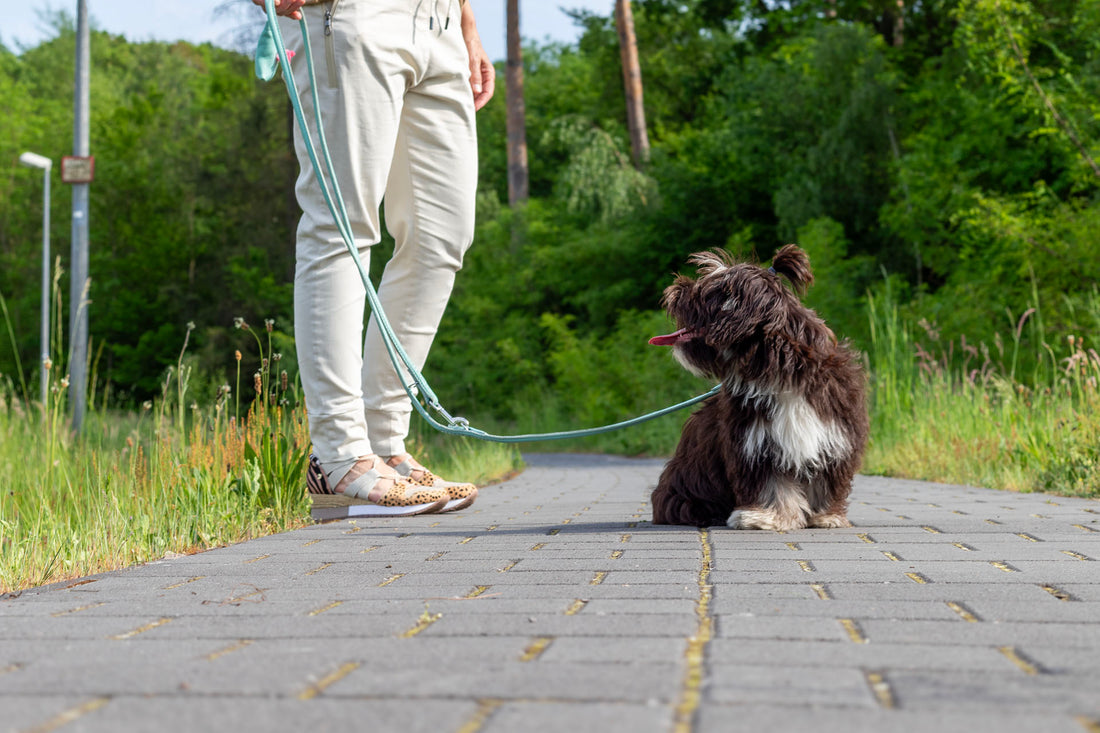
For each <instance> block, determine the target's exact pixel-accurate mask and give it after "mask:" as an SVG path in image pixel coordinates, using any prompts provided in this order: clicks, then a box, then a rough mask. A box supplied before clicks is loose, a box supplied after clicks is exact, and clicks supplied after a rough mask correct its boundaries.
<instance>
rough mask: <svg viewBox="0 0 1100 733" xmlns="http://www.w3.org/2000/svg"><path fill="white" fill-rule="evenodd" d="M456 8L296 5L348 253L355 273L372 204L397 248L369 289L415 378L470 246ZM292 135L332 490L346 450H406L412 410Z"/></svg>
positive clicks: (463, 68)
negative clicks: (306, 37) (351, 245)
mask: <svg viewBox="0 0 1100 733" xmlns="http://www.w3.org/2000/svg"><path fill="white" fill-rule="evenodd" d="M458 7H459V4H458V3H457V2H455V3H453V6H451V4H450V3H448V2H447V0H438V2H437V1H436V0H334V1H333V2H326V3H322V4H320V5H316V6H310V7H305V8H303V9H302V11H303V13H304V14H305V17H306V21H307V25H308V28H309V34H310V47H311V50H312V52H313V57H314V67H315V72H316V76H317V92H318V96H319V98H320V104H321V118H322V120H323V124H324V126H325V137H326V140H327V141H328V144H329V147H330V149H331V151H332V158H333V164H334V166H335V168H336V176H337V180H338V181H339V184H340V190H341V193H342V195H343V198H344V202H345V205H346V207H347V211H348V217H349V218H350V220H351V224H352V233H353V236H354V237H355V244H356V246H357V247H358V249H359V254H360V257H361V259H362V261H363V264H364V267H367V266H369V262H370V248H371V245H374V244H377V243H378V242H379V241H380V239H381V223H380V217H379V205H380V204H382V203H383V201H384V205H385V220H386V227H387V229H388V230H389V232H390V233H391V234H392V235H393V237H394V239H395V241H396V247H395V250H394V254H393V257H392V258H391V259H390V260H389V261H388V262H387V263H386V268H385V271H384V273H383V275H382V279H381V282H380V283H379V286H378V295H379V298H380V300H381V302H382V307H383V309H384V310H385V312H386V315H387V317H388V318H389V321H390V323H391V324H392V325H393V328H394V331H395V332H396V334H397V337H398V339H399V340H400V341H401V344H402V345H403V346H404V347H405V350H406V351H407V352H408V354H409V356H410V357H411V358H412V359H413V361H414V362H415V364H416V366H417V368H418V369H419V368H422V367H423V365H424V361H425V359H426V358H427V355H428V350H429V349H430V347H431V344H432V340H433V339H434V338H435V334H436V330H437V328H438V326H439V321H440V319H441V318H442V315H443V311H444V309H445V308H446V305H447V300H448V299H449V298H450V294H451V289H452V287H453V285H454V278H455V273H456V272H458V270H459V268H461V266H462V257H463V254H464V253H465V252H466V249H467V248H468V247H469V246H470V243H471V241H472V239H473V229H474V201H475V194H476V188H477V133H476V127H475V123H474V105H473V93H472V91H471V89H470V83H469V77H470V70H469V61H468V54H467V51H466V44H465V42H464V40H463V37H462V31H461V28H460V23H459V17H458ZM445 13H454V17H451V18H450V19H449V20H448V19H447V17H446V15H444V14H445ZM282 23H283V26H282V30H283V35H284V37H285V38H286V40H287V46H288V48H290V49H291V50H293V51H295V58H294V60H293V61H292V62H291V66H292V67H293V73H294V81H295V84H297V86H298V89H299V92H300V94H301V95H302V99H303V106H304V107H305V108H306V115H305V116H306V121H307V125H308V126H309V127H310V128H311V129H315V126H316V121H315V119H314V116H313V112H312V103H311V102H310V101H309V100H310V99H311V92H310V79H309V73H308V70H307V67H306V58H305V56H304V54H303V48H302V39H301V34H300V31H299V24H298V22H297V21H290V20H286V19H283V20H282ZM294 133H295V134H294V139H295V150H296V152H297V155H298V161H299V164H300V166H301V173H300V175H299V177H298V182H297V186H296V193H297V197H298V203H299V205H300V206H301V208H302V218H301V221H300V223H299V225H298V239H297V260H296V268H295V276H294V324H295V337H296V341H297V350H298V364H299V369H300V370H301V378H302V387H303V391H304V392H305V400H306V408H307V410H308V412H309V428H310V434H311V438H312V441H313V450H314V453H315V454H316V455H317V458H318V460H319V461H320V462H321V465H322V466H323V467H324V468H325V471H326V472H327V473H328V474H329V480H330V481H332V482H333V483H335V482H338V481H339V480H340V478H342V477H343V476H344V474H345V473H346V472H347V471H348V469H350V468H351V466H352V465H354V463H355V461H356V459H357V458H358V457H360V456H365V455H369V454H371V453H377V454H379V455H384V456H391V455H399V454H401V453H404V452H405V445H404V443H405V437H406V436H407V435H408V432H409V418H410V414H411V412H412V405H411V403H410V401H409V398H408V396H407V395H406V393H405V390H404V388H403V387H402V381H401V378H400V377H399V376H398V374H397V373H396V371H395V370H394V367H393V364H392V363H391V361H390V359H389V356H388V355H387V353H386V350H385V346H384V345H383V343H382V340H381V337H380V335H379V331H378V327H377V325H376V324H375V322H374V318H373V317H371V318H370V321H369V323H368V325H367V329H366V338H365V339H364V338H363V320H364V309H365V303H366V293H365V290H364V287H363V284H362V280H361V278H360V275H359V272H358V269H357V268H356V266H355V263H354V261H353V260H352V258H351V256H350V254H349V253H348V251H347V248H346V247H345V245H344V242H343V240H342V239H341V237H340V235H339V233H338V231H337V228H336V225H335V223H334V222H333V218H332V215H331V214H330V213H329V210H328V208H327V206H326V205H325V203H324V199H323V198H322V196H321V190H320V187H319V186H318V184H317V182H316V180H315V178H314V173H313V169H312V166H311V165H310V162H309V158H308V156H307V154H306V151H305V147H304V145H303V143H302V137H301V130H299V129H298V128H297V125H295V131H294ZM316 139H317V138H316V137H314V140H315V141H316ZM315 144H316V143H315ZM403 371H404V370H403Z"/></svg>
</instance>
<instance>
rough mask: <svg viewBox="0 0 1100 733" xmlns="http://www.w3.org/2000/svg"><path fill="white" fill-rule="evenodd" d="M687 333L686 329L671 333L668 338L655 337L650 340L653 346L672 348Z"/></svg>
mask: <svg viewBox="0 0 1100 733" xmlns="http://www.w3.org/2000/svg"><path fill="white" fill-rule="evenodd" d="M685 333H687V329H686V328H681V329H680V330H679V331H676V332H674V333H670V334H668V335H666V336H654V337H653V338H651V339H650V340H649V343H650V345H652V346H672V345H673V344H674V343H676V342H677V341H679V340H680V337H681V336H683V335H684V334H685Z"/></svg>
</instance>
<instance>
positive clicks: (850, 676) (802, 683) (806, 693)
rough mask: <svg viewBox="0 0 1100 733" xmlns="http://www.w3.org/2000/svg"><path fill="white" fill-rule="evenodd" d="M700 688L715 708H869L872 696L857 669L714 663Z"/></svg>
mask: <svg viewBox="0 0 1100 733" xmlns="http://www.w3.org/2000/svg"><path fill="white" fill-rule="evenodd" d="M703 685H704V687H705V689H706V691H707V695H708V697H709V698H710V699H713V700H714V701H715V702H717V703H719V704H723V703H725V704H728V703H760V702H770V703H774V704H776V705H784V704H786V703H788V702H789V701H790V700H798V701H799V703H800V704H803V705H807V704H808V705H822V704H828V705H841V706H844V707H855V708H871V707H874V706H875V705H876V702H875V698H874V695H873V694H872V693H871V690H870V689H869V688H868V686H867V681H866V679H865V678H864V675H863V673H862V672H861V671H859V670H858V669H846V668H843V667H838V666H831V667H800V666H795V665H785V666H782V667H778V666H759V665H753V664H750V663H740V662H738V663H735V664H726V663H723V662H722V661H721V660H717V661H715V662H714V663H712V664H711V665H710V671H709V674H708V675H707V678H706V679H705V680H704V682H703Z"/></svg>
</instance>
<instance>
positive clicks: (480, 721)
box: [457, 699, 501, 733]
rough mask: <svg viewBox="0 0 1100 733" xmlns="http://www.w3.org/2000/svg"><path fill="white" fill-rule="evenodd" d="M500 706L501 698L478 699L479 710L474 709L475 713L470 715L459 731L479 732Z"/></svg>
mask: <svg viewBox="0 0 1100 733" xmlns="http://www.w3.org/2000/svg"><path fill="white" fill-rule="evenodd" d="M500 706H501V701H500V700H492V699H485V700H478V703H477V710H475V711H474V714H473V715H471V716H470V719H469V720H467V721H466V722H465V723H463V725H462V727H461V728H459V729H458V731H457V733H478V732H479V731H480V730H481V729H482V728H484V727H485V724H486V723H487V722H489V717H490V716H491V715H492V714H493V713H494V712H496V709H497V708H499V707H500Z"/></svg>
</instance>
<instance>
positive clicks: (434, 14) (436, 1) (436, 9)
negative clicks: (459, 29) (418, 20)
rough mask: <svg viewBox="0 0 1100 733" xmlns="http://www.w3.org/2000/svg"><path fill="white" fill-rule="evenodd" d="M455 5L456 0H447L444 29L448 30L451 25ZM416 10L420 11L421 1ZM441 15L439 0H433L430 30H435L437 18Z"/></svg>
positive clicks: (429, 17)
mask: <svg viewBox="0 0 1100 733" xmlns="http://www.w3.org/2000/svg"><path fill="white" fill-rule="evenodd" d="M421 2H423V0H421ZM453 7H454V0H447V14H446V15H445V16H444V20H443V30H447V29H448V28H450V27H451V8H453ZM416 12H417V13H419V12H420V3H417V4H416ZM438 17H439V0H433V1H432V12H431V13H430V14H429V15H428V30H430V31H431V30H435V19H436V18H438Z"/></svg>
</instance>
